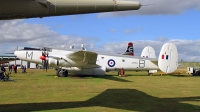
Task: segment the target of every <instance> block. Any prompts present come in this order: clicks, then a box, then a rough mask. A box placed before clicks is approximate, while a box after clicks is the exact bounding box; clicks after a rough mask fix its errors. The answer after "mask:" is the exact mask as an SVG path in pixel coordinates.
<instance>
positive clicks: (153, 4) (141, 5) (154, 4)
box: [141, 4, 156, 6]
mask: <svg viewBox="0 0 200 112" xmlns="http://www.w3.org/2000/svg"><path fill="white" fill-rule="evenodd" d="M149 5H156V4H146V5H141V6H149Z"/></svg>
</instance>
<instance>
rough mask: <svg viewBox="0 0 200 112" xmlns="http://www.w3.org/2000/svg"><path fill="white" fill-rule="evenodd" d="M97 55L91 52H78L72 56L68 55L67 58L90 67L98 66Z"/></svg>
mask: <svg viewBox="0 0 200 112" xmlns="http://www.w3.org/2000/svg"><path fill="white" fill-rule="evenodd" d="M97 55H98V54H97V53H95V52H89V51H77V52H74V53H72V54H69V55H67V56H66V57H67V58H69V59H71V60H73V61H75V62H82V63H87V64H88V65H96V60H97Z"/></svg>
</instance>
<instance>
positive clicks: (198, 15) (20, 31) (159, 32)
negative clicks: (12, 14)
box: [0, 0, 200, 61]
mask: <svg viewBox="0 0 200 112" xmlns="http://www.w3.org/2000/svg"><path fill="white" fill-rule="evenodd" d="M130 1H131V0H130ZM135 1H139V2H140V3H141V4H142V5H147V6H142V7H141V8H140V9H139V10H137V11H121V12H109V13H96V14H81V15H68V16H57V17H44V18H42V19H40V18H32V19H19V20H6V21H2V20H1V21H0V36H1V37H0V38H1V39H0V48H1V49H0V54H3V53H6V52H14V51H15V50H16V49H17V46H29V47H43V46H57V47H61V46H64V47H68V48H69V46H71V45H74V46H75V48H77V49H79V48H81V44H82V43H84V45H85V48H86V49H87V50H92V51H99V52H106V53H123V52H125V49H126V47H127V44H128V42H132V43H133V44H134V51H135V55H136V56H140V54H141V52H142V49H143V48H144V47H146V46H152V47H153V48H154V49H155V51H156V55H157V56H158V55H159V52H160V49H161V47H162V45H163V44H164V43H167V42H172V43H174V44H175V45H176V46H177V48H178V52H179V60H183V61H200V58H199V57H200V2H199V0H173V1H172V0H135Z"/></svg>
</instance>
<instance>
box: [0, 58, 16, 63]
mask: <svg viewBox="0 0 200 112" xmlns="http://www.w3.org/2000/svg"><path fill="white" fill-rule="evenodd" d="M14 60H15V59H0V64H3V63H8V62H10V61H14Z"/></svg>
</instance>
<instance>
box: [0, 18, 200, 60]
mask: <svg viewBox="0 0 200 112" xmlns="http://www.w3.org/2000/svg"><path fill="white" fill-rule="evenodd" d="M0 36H1V39H0V48H1V49H0V52H1V53H5V52H13V51H14V50H16V48H17V46H39V47H40V46H60V47H61V46H63V45H65V46H66V47H69V46H70V45H74V46H75V48H77V49H78V48H80V45H81V44H82V43H84V44H85V47H86V49H88V50H95V51H100V52H109V53H124V52H125V50H126V48H127V43H128V42H133V44H134V50H135V55H136V56H140V53H141V51H142V49H143V48H144V47H145V46H152V47H153V48H154V49H155V51H156V54H157V55H158V53H159V51H160V48H161V46H162V45H163V44H164V43H166V42H172V43H174V44H175V45H177V48H178V51H179V59H183V60H185V61H200V58H199V56H200V49H199V46H200V40H181V39H169V38H166V37H160V38H157V39H156V40H137V41H123V42H109V43H106V44H104V45H101V46H98V45H95V42H97V41H99V39H98V38H91V37H78V36H76V35H60V34H59V33H57V32H55V31H53V30H51V29H50V28H49V27H47V26H45V25H40V24H28V23H24V22H23V20H14V21H0Z"/></svg>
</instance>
